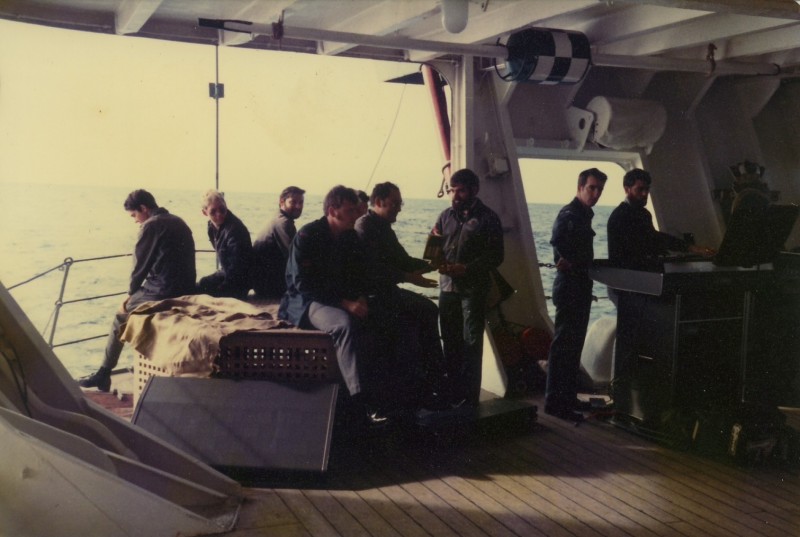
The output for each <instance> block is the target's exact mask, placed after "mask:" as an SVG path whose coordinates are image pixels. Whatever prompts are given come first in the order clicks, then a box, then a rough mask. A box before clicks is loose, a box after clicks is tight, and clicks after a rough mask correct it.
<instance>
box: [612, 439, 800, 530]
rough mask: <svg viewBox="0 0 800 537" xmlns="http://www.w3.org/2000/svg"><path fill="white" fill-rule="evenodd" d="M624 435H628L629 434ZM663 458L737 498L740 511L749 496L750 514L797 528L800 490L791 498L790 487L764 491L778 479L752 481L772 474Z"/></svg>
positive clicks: (667, 454) (691, 457)
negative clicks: (767, 514) (777, 518)
mask: <svg viewBox="0 0 800 537" xmlns="http://www.w3.org/2000/svg"><path fill="white" fill-rule="evenodd" d="M612 431H613V429H612ZM621 432H623V433H625V431H621ZM608 434H610V435H611V437H612V438H608V436H607V435H604V436H606V438H607V439H609V440H610V441H611V442H613V443H614V444H615V445H619V444H618V441H619V440H618V439H617V438H616V437H615V436H614V435H613V434H612V433H610V432H609V433H608ZM626 434H630V433H626ZM659 454H660V456H661V457H663V458H666V459H669V460H671V461H673V462H674V463H675V464H673V465H672V468H675V469H676V470H684V471H685V469H686V468H685V467H687V466H688V467H689V469H691V470H692V471H693V472H694V475H695V476H697V478H698V480H699V479H700V478H701V477H702V476H706V477H705V478H703V479H704V482H705V483H706V484H708V485H709V486H712V487H714V488H716V489H717V490H718V491H719V492H720V494H721V495H722V496H728V497H735V498H737V501H736V502H734V504H733V506H734V507H737V505H738V504H740V503H741V502H740V501H739V500H738V498H739V497H740V496H742V495H746V496H747V498H748V500H747V505H748V510H749V512H751V513H752V514H756V513H759V512H761V511H766V512H770V513H774V514H776V515H781V516H782V518H784V520H786V521H787V522H788V523H790V524H792V525H795V524H797V516H795V515H796V514H797V513H798V512H800V511H798V504H797V503H796V502H792V501H791V500H789V498H800V490H798V489H796V488H795V487H793V486H790V488H789V489H788V494H781V491H783V492H787V490H786V487H783V488H776V487H774V486H771V487H770V488H764V487H765V486H767V485H765V483H767V484H768V483H770V482H772V481H774V478H771V479H770V481H769V482H767V481H764V480H762V479H757V478H756V479H748V478H749V477H757V476H759V475H764V474H769V475H772V474H771V470H769V469H762V468H740V467H737V466H733V465H729V464H725V463H722V462H718V461H713V460H708V459H705V458H703V457H702V456H700V455H697V454H694V453H687V452H679V451H675V450H671V449H667V448H663V447H661V448H660V450H659ZM676 465H677V466H676ZM762 470H766V471H762ZM669 475H674V474H669ZM776 478H777V479H780V480H781V481H782V482H784V483H787V482H790V481H793V482H797V481H798V480H797V478H796V477H795V476H791V475H789V474H787V473H785V472H784V473H783V474H781V475H780V476H777V477H776ZM705 479H711V480H712V481H710V482H709V481H705ZM736 492H738V494H736ZM737 508H738V507H737ZM798 534H800V532H798Z"/></svg>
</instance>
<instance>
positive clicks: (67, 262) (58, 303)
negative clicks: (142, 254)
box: [8, 250, 214, 349]
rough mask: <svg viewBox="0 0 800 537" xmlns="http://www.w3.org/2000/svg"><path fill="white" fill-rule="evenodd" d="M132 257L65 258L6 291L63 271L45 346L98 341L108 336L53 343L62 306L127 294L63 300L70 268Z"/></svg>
mask: <svg viewBox="0 0 800 537" xmlns="http://www.w3.org/2000/svg"><path fill="white" fill-rule="evenodd" d="M197 253H214V250H195V254H197ZM132 255H133V254H114V255H105V256H99V257H87V258H84V259H73V258H72V257H67V258H65V259H64V261H63V262H62V263H61V264H59V265H57V266H55V267H53V268H50V269H48V270H45V271H44V272H41V273H39V274H36V275H34V276H32V277H30V278H28V279H27V280H24V281H21V282H19V283H16V284H14V285H12V286H10V287H8V290H9V291H11V290H12V289H16V288H17V287H21V286H23V285H27V284H29V283H31V282H33V281H36V280H38V279H39V278H41V277H43V276H46V275H48V274H50V273H51V272H54V271H56V270H61V271H63V272H64V276H63V278H62V279H61V288H60V290H59V293H58V299H57V300H56V301H55V310H54V311H53V315H52V316H51V319H52V322H53V324H52V326H51V327H50V335H49V337H48V341H47V344H48V345H49V346H50V348H51V349H54V348H56V347H64V346H66V345H74V344H76V343H83V342H84V341H90V340H93V339H99V338H102V337H106V336H107V335H108V334H99V335H96V336H90V337H85V338H81V339H76V340H72V341H65V342H63V343H57V344H54V343H53V340H54V339H55V334H56V330H57V328H58V319H59V315H60V312H61V308H62V307H63V306H66V305H67V304H76V303H78V302H88V301H91V300H98V299H101V298H109V297H114V296H122V295H125V294H127V291H121V292H117V293H106V294H102V295H94V296H88V297H80V298H75V299H71V300H64V294H65V292H66V288H67V279H68V278H69V271H70V268H71V267H72V265H74V264H76V263H86V262H89V261H104V260H108V259H117V258H120V257H131V256H132ZM48 324H49V321H48ZM46 330H47V327H45V331H46Z"/></svg>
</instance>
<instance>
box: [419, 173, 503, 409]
mask: <svg viewBox="0 0 800 537" xmlns="http://www.w3.org/2000/svg"><path fill="white" fill-rule="evenodd" d="M479 190H480V181H479V179H478V176H477V175H476V174H475V172H473V171H472V170H469V169H466V168H465V169H462V170H459V171H457V172H455V173H454V174H453V175H452V176H451V177H450V182H449V188H448V192H449V195H450V201H451V206H450V208H448V209H445V210H444V211H443V212H442V214H440V215H439V218H438V219H437V220H436V224H435V225H434V227H433V230H432V231H431V233H432V234H434V235H439V236H441V237H442V243H443V244H442V250H443V257H444V260H443V262H442V264H441V265H440V266H439V274H440V276H439V290H440V291H439V322H440V326H441V330H442V342H443V344H444V355H445V363H446V367H447V375H448V378H449V384H450V386H451V388H450V390H451V393H452V394H453V397H454V401H457V400H465V401H466V404H467V405H469V406H471V407H476V406H477V405H478V402H479V397H480V391H481V367H482V366H481V362H482V358H483V332H484V329H485V325H486V301H487V295H488V292H489V288H490V284H491V280H490V278H491V274H490V273H491V271H492V270H494V269H496V268H497V267H498V266H499V265H500V263H502V262H503V256H504V250H503V229H502V226H501V225H500V218H499V217H498V216H497V214H496V213H495V212H494V211H493V210H491V209H490V208H489V207H487V206H486V205H484V203H483V202H482V201H481V200H480V199H478V191H479Z"/></svg>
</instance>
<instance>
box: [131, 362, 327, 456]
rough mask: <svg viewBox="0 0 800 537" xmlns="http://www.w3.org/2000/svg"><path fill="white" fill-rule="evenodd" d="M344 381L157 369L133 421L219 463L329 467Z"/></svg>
mask: <svg viewBox="0 0 800 537" xmlns="http://www.w3.org/2000/svg"><path fill="white" fill-rule="evenodd" d="M338 389H339V386H338V385H337V384H330V383H306V384H299V383H298V384H288V383H276V382H270V381H265V380H243V381H236V380H227V379H208V378H186V377H152V378H151V379H150V381H149V382H148V384H147V386H146V387H145V390H144V392H143V393H142V397H141V398H140V399H139V404H138V405H137V407H136V411H135V413H134V416H133V423H135V424H136V425H138V426H139V427H142V428H143V429H145V430H147V431H149V432H151V433H152V434H154V435H155V436H157V437H159V438H161V439H162V440H165V441H167V442H169V443H171V444H173V445H174V446H175V447H177V448H179V449H181V450H183V451H185V452H187V453H188V454H190V455H193V456H194V457H197V458H198V459H199V460H201V461H203V462H205V463H207V464H209V465H211V466H216V467H222V468H225V467H233V468H247V469H270V470H305V471H318V472H324V471H326V470H327V466H328V456H329V454H330V444H331V433H332V429H333V417H334V411H335V408H336V398H337V394H338Z"/></svg>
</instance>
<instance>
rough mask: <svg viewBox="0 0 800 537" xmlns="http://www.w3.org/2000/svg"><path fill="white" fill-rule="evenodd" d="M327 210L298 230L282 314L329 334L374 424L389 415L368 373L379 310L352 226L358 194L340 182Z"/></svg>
mask: <svg viewBox="0 0 800 537" xmlns="http://www.w3.org/2000/svg"><path fill="white" fill-rule="evenodd" d="M323 212H324V216H323V217H322V218H320V219H319V220H315V221H313V222H311V223H309V224H306V225H305V226H303V227H302V228H301V229H300V230H299V231H298V232H297V235H295V238H294V240H293V241H292V247H291V249H290V252H289V260H288V262H287V264H286V283H287V289H286V293H285V294H284V295H283V298H282V299H281V305H280V308H279V310H278V317H279V318H281V319H285V320H288V321H289V322H291V323H292V324H294V325H295V326H298V327H300V328H316V329H317V330H321V331H323V332H326V333H328V334H330V336H331V338H332V339H333V345H334V347H335V349H336V358H337V361H338V363H339V369H340V371H341V373H342V377H343V378H344V382H345V384H346V385H347V389H348V391H349V392H350V395H351V396H352V397H353V399H354V400H355V401H357V402H358V404H360V405H361V406H362V407H363V408H364V409H365V410H366V416H367V420H368V422H369V423H370V424H373V425H377V424H381V423H384V422H386V421H387V418H386V416H385V415H384V414H383V413H382V412H381V411H380V410H379V409H378V407H377V406H376V401H377V397H376V395H377V394H376V393H375V392H376V387H375V385H374V384H372V383H371V382H370V378H369V377H368V376H367V375H366V374H365V370H366V369H368V368H369V365H370V364H369V362H368V361H369V360H370V359H372V358H373V356H372V355H371V354H372V351H373V350H375V349H374V347H371V346H370V344H369V343H370V337H371V336H372V335H373V334H371V333H370V331H369V330H368V329H367V322H368V321H371V320H372V319H371V318H372V317H373V316H374V315H375V314H376V312H375V311H373V309H372V308H371V305H370V304H369V303H368V302H367V297H366V292H365V290H366V275H365V274H364V273H365V268H366V267H365V264H364V258H363V254H362V250H361V245H360V242H359V240H358V236H357V235H356V233H355V232H354V231H353V227H354V225H355V222H356V219H357V218H358V196H357V195H356V192H355V191H354V190H353V189H351V188H347V187H345V186H341V185H339V186H336V187H334V188H333V189H331V191H330V192H328V194H327V195H326V196H325V200H324V202H323Z"/></svg>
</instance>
